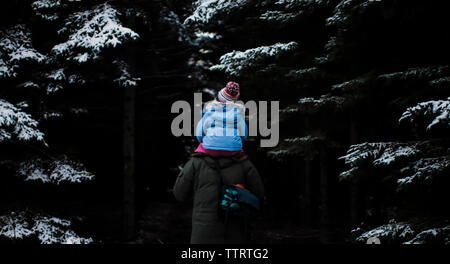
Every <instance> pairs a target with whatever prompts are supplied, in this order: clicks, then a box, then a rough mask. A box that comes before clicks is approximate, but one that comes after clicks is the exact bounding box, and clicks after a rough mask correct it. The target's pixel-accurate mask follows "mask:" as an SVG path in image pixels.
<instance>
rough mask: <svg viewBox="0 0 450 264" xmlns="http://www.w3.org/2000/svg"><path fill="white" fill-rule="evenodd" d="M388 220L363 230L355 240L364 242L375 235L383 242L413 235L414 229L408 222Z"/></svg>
mask: <svg viewBox="0 0 450 264" xmlns="http://www.w3.org/2000/svg"><path fill="white" fill-rule="evenodd" d="M389 222H390V223H389V224H386V225H382V226H379V227H377V228H374V229H372V230H369V231H367V232H364V233H363V234H361V235H360V236H358V237H357V238H356V242H359V243H366V241H367V240H368V239H369V238H371V237H377V238H379V239H380V240H381V241H383V242H394V241H406V240H409V239H412V238H413V237H414V230H413V228H412V226H411V225H410V224H409V223H407V222H399V223H396V222H395V221H394V220H391V221H389Z"/></svg>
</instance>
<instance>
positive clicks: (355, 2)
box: [326, 0, 377, 26]
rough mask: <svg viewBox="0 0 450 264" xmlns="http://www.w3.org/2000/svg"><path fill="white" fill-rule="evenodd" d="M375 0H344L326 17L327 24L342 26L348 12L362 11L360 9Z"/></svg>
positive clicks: (347, 16) (347, 19) (345, 21)
mask: <svg viewBox="0 0 450 264" xmlns="http://www.w3.org/2000/svg"><path fill="white" fill-rule="evenodd" d="M376 2H377V1H367V0H344V1H341V2H340V3H339V4H338V5H337V6H336V7H335V9H334V12H333V15H332V16H331V17H329V18H327V19H326V25H327V26H344V25H346V24H347V23H348V21H349V19H350V17H349V15H348V14H357V13H362V10H364V9H366V8H367V7H369V6H371V5H373V4H376Z"/></svg>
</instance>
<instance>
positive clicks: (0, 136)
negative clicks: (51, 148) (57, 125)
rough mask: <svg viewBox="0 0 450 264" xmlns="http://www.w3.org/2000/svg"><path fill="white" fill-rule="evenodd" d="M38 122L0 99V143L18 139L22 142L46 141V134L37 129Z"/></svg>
mask: <svg viewBox="0 0 450 264" xmlns="http://www.w3.org/2000/svg"><path fill="white" fill-rule="evenodd" d="M37 126H38V122H37V121H36V120H34V119H33V118H32V117H31V115H29V114H27V113H25V112H22V111H21V109H20V108H18V107H16V106H14V105H13V104H11V103H9V102H7V101H5V100H2V99H0V142H3V141H6V140H14V139H18V140H21V141H30V140H36V141H38V142H42V143H44V144H45V141H44V134H43V133H42V132H41V131H39V130H38V129H37Z"/></svg>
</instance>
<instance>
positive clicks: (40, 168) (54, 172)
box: [17, 156, 94, 185]
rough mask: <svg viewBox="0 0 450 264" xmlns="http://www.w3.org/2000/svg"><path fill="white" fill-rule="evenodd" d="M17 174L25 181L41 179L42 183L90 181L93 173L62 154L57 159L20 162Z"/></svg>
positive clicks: (57, 183)
mask: <svg viewBox="0 0 450 264" xmlns="http://www.w3.org/2000/svg"><path fill="white" fill-rule="evenodd" d="M17 175H18V176H19V177H22V178H24V179H25V181H41V182H42V183H53V184H56V185H59V184H61V183H82V182H86V181H90V180H92V179H93V178H94V175H93V174H92V173H90V172H88V171H86V169H85V168H84V166H83V165H82V164H81V163H79V162H77V161H73V160H70V159H68V158H67V157H65V156H63V157H62V158H61V159H57V160H42V159H39V158H38V159H33V160H29V161H25V162H22V163H21V164H20V168H19V169H18V170H17Z"/></svg>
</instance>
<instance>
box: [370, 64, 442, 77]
mask: <svg viewBox="0 0 450 264" xmlns="http://www.w3.org/2000/svg"><path fill="white" fill-rule="evenodd" d="M448 76H450V67H449V66H447V65H437V66H428V67H417V68H410V69H408V70H405V71H400V72H393V73H387V74H382V75H380V76H378V79H379V80H386V81H393V80H400V81H419V80H425V81H432V80H436V79H440V78H443V77H448Z"/></svg>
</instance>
